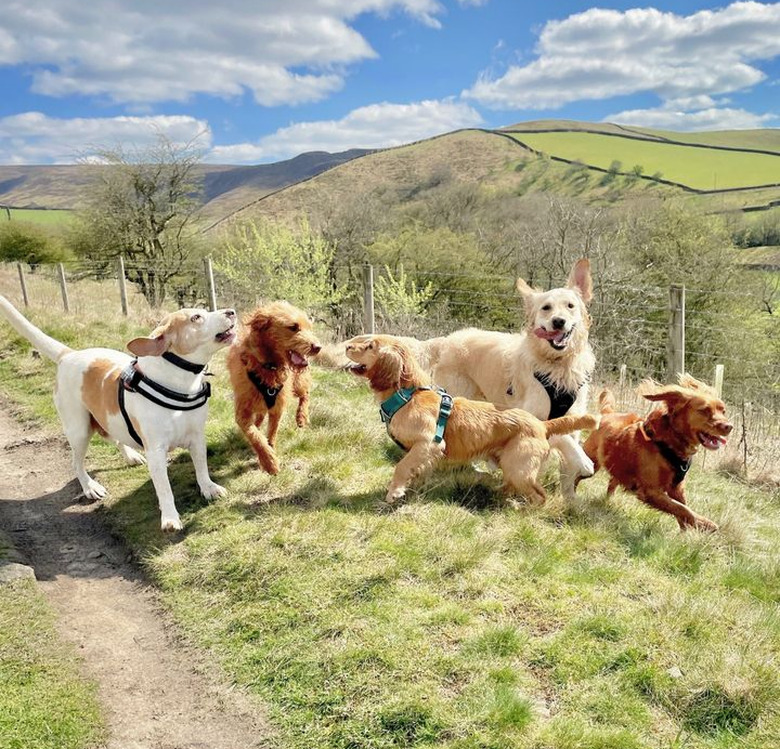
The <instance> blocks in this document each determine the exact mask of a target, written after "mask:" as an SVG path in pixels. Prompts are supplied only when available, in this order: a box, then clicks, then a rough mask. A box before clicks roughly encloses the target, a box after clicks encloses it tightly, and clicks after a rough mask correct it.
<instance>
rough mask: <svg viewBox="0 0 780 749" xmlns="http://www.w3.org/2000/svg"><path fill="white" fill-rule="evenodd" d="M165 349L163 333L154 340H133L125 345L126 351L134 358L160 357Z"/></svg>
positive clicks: (166, 345)
mask: <svg viewBox="0 0 780 749" xmlns="http://www.w3.org/2000/svg"><path fill="white" fill-rule="evenodd" d="M167 349H168V343H167V342H166V340H165V334H164V333H161V334H160V335H157V336H155V337H154V338H133V340H132V341H130V343H128V344H127V350H128V351H129V352H130V353H131V354H135V355H136V356H162V355H163V354H164V353H165V352H166V351H167Z"/></svg>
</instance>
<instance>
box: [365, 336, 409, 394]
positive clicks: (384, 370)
mask: <svg viewBox="0 0 780 749" xmlns="http://www.w3.org/2000/svg"><path fill="white" fill-rule="evenodd" d="M378 353H379V357H378V358H377V360H376V362H375V363H374V366H373V367H371V371H370V378H371V385H372V386H373V387H375V388H376V389H377V390H389V389H390V388H395V389H396V390H397V389H398V388H400V387H401V377H402V374H403V372H404V358H403V356H402V355H401V353H400V351H398V350H397V349H396V348H394V347H391V346H383V347H382V348H381V349H380V350H379V352H378Z"/></svg>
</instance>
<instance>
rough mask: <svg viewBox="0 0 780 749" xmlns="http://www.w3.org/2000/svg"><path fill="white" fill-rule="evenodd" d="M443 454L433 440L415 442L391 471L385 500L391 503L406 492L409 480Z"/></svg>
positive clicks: (439, 446)
mask: <svg viewBox="0 0 780 749" xmlns="http://www.w3.org/2000/svg"><path fill="white" fill-rule="evenodd" d="M443 455H444V453H443V451H442V447H441V445H439V444H436V443H435V442H416V443H415V444H414V445H412V447H411V449H410V450H409V452H408V453H406V455H404V457H403V458H401V460H400V461H399V463H398V465H397V466H396V467H395V472H394V473H393V480H392V481H391V482H390V486H388V487H387V496H386V497H385V501H386V502H388V503H389V504H393V502H396V501H397V500H399V499H402V498H403V497H404V495H405V494H406V487H407V486H408V485H409V482H410V481H411V480H412V479H413V478H414V477H415V475H419V474H420V473H422V472H423V471H425V470H426V469H427V468H429V467H430V466H431V465H433V463H435V462H436V461H437V460H439V459H440V458H442V457H443Z"/></svg>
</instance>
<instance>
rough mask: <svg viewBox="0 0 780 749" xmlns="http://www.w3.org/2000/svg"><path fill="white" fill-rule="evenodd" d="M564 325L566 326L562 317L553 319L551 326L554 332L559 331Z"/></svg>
mask: <svg viewBox="0 0 780 749" xmlns="http://www.w3.org/2000/svg"><path fill="white" fill-rule="evenodd" d="M564 325H566V320H564V319H563V318H562V317H553V319H552V326H553V329H554V330H561V329H562V328H563V326H564Z"/></svg>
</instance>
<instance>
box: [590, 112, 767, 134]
mask: <svg viewBox="0 0 780 749" xmlns="http://www.w3.org/2000/svg"><path fill="white" fill-rule="evenodd" d="M604 121H605V122H615V123H617V124H619V125H635V126H638V127H650V128H659V129H662V130H678V131H684V130H751V129H756V128H762V127H772V125H773V124H775V123H777V122H778V118H777V117H776V116H775V115H772V114H753V113H752V112H748V111H747V110H745V109H732V108H730V107H708V108H707V109H699V110H697V111H694V112H690V111H685V110H684V109H675V108H674V107H657V108H655V109H630V110H626V111H625V112H618V113H617V114H611V115H609V116H608V117H605V118H604Z"/></svg>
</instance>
